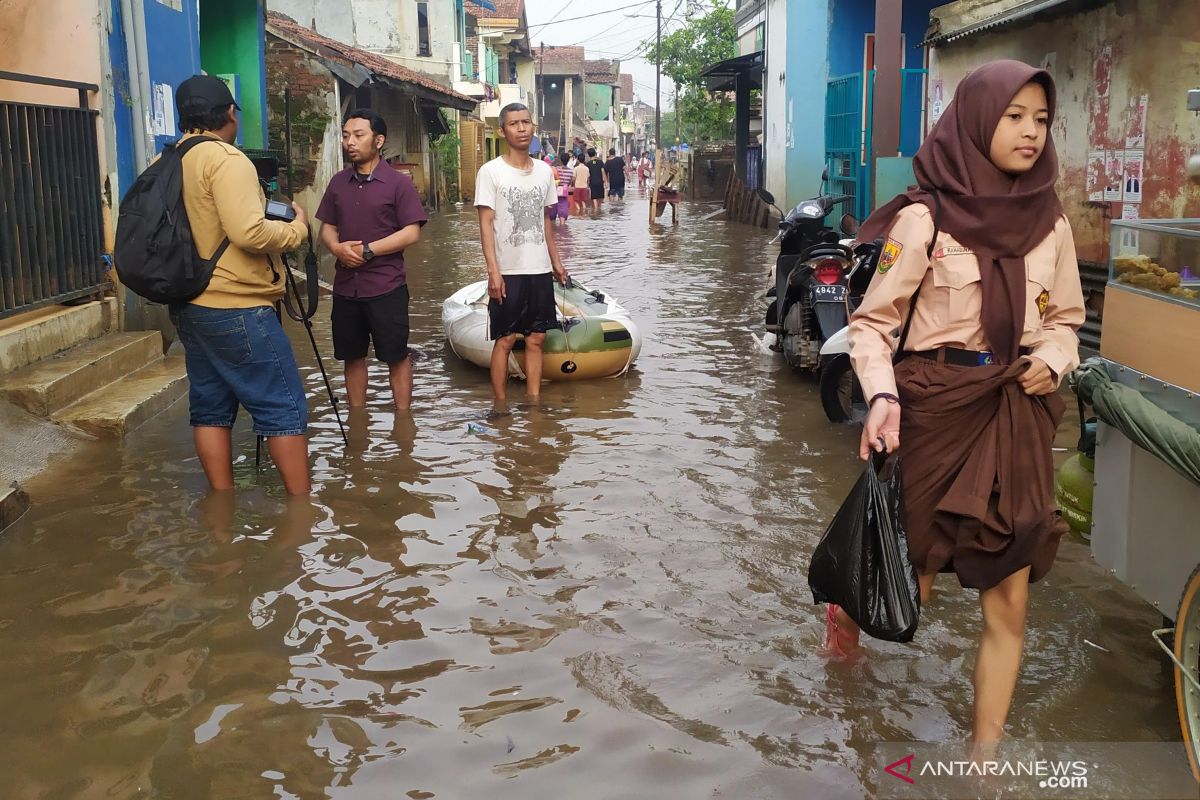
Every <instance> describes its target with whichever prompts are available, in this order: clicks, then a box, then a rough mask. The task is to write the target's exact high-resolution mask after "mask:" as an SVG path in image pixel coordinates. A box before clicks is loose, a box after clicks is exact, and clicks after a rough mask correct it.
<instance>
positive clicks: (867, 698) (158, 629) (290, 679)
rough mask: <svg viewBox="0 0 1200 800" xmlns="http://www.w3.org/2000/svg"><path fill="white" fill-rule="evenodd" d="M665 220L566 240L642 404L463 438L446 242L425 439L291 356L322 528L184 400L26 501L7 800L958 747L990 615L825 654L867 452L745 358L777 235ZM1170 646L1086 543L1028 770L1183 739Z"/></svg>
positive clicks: (839, 792) (679, 780) (758, 789)
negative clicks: (903, 639)
mask: <svg viewBox="0 0 1200 800" xmlns="http://www.w3.org/2000/svg"><path fill="white" fill-rule="evenodd" d="M644 203H645V201H644V200H639V199H638V198H636V197H633V198H631V199H630V200H629V201H628V202H627V203H626V205H625V206H624V207H623V208H621V207H618V208H615V209H611V210H607V211H606V212H605V213H604V215H603V216H602V217H600V218H598V219H572V220H571V222H570V224H569V227H568V229H567V231H565V232H564V233H563V234H562V247H563V253H564V256H565V259H566V262H567V264H568V267H569V268H570V269H571V270H572V272H573V273H574V274H575V275H576V277H577V278H579V279H580V280H582V281H584V282H585V283H588V284H591V285H593V286H594V287H598V288H601V289H604V290H607V291H609V292H611V293H613V294H614V295H615V296H616V297H618V298H619V299H620V300H621V301H622V302H623V303H624V304H625V305H626V306H627V307H628V308H629V309H630V310H631V311H632V313H633V314H634V316H635V317H636V319H637V320H638V322H639V324H640V325H641V326H642V330H643V332H644V334H645V345H644V347H643V349H642V354H641V358H640V360H639V362H638V364H637V366H636V368H635V370H634V371H633V372H632V374H630V375H629V376H627V377H625V378H621V379H613V380H605V381H597V382H592V383H578V384H549V385H547V386H546V388H545V390H544V401H543V405H542V407H541V408H536V409H535V408H524V407H520V406H518V408H517V410H516V413H515V414H514V416H513V417H512V418H511V419H509V420H505V421H501V422H499V423H495V424H493V425H492V427H494V431H493V432H491V433H489V434H486V435H483V436H479V435H473V434H469V433H468V432H467V423H468V422H469V421H471V420H473V419H478V418H479V417H480V415H481V414H482V413H483V412H484V411H486V409H487V408H488V401H489V398H490V390H489V388H488V383H487V376H486V373H485V372H484V371H482V370H480V369H477V368H475V367H473V366H470V365H468V364H465V363H463V362H460V361H459V360H458V359H456V358H455V357H454V356H453V355H452V354H450V353H449V352H448V351H447V350H446V348H445V347H444V343H443V338H442V332H441V325H440V313H441V302H442V300H443V298H445V297H446V296H448V295H449V294H450V293H451V292H453V291H454V290H455V289H457V288H458V287H460V286H461V285H463V284H465V283H467V282H469V281H472V280H476V279H478V278H479V277H481V275H482V262H481V258H480V255H479V251H478V245H477V228H476V223H475V219H474V215H473V214H471V213H468V212H465V211H464V212H462V213H454V212H453V211H451V212H450V213H446V214H442V215H440V216H437V217H435V219H434V220H433V221H432V222H430V224H429V225H428V226H427V227H426V229H425V231H424V234H423V238H422V241H421V243H420V244H419V245H418V246H416V247H414V248H413V249H412V251H411V252H410V254H409V259H410V262H411V285H412V294H413V298H414V299H413V304H412V324H413V344H414V345H415V346H417V347H419V348H420V349H421V350H422V351H423V352H424V353H425V354H426V356H427V357H426V358H425V359H424V360H423V361H422V362H421V363H420V364H419V365H418V367H417V376H416V403H415V412H414V414H413V415H412V417H411V418H400V419H397V418H396V417H395V416H394V415H393V414H392V413H391V411H390V410H389V407H388V402H387V398H386V396H385V395H384V394H382V390H383V389H384V388H385V387H386V378H385V374H384V373H382V372H379V371H375V372H373V378H372V391H373V392H374V394H373V397H372V401H371V405H370V408H369V409H368V410H367V411H366V412H365V413H364V414H361V415H356V416H355V417H354V419H353V420H351V433H350V438H351V443H350V447H349V448H348V449H347V450H343V448H342V446H341V442H340V439H339V437H338V435H337V432H336V426H335V425H334V424H333V421H332V415H331V409H330V407H329V404H328V401H327V400H326V399H325V398H324V392H323V389H322V388H321V386H320V382H319V375H318V373H317V372H316V368H315V362H314V360H313V358H312V355H311V352H310V350H309V348H308V345H307V341H306V340H305V338H304V337H303V333H302V331H301V330H300V329H299V328H298V327H297V326H292V334H293V341H294V342H295V345H296V351H297V353H298V354H299V357H300V360H301V365H302V371H303V372H304V374H305V378H306V380H307V382H308V386H309V389H310V396H311V408H312V417H313V420H314V422H313V427H312V449H313V464H314V478H315V482H316V485H317V487H318V494H317V496H316V498H315V500H314V502H313V503H312V504H311V505H309V504H305V503H299V504H297V503H292V504H289V503H287V502H285V499H284V496H283V493H282V491H281V486H280V484H279V481H278V479H277V477H276V476H275V475H274V474H273V472H271V471H270V470H267V471H264V472H263V473H256V472H255V469H254V463H253V462H254V439H253V436H252V434H251V432H250V430H249V425H248V421H247V420H246V419H245V418H244V417H243V418H242V419H241V420H240V422H239V426H238V428H237V431H236V438H235V445H236V450H237V456H238V458H239V459H240V461H239V463H238V465H237V479H238V483H239V487H240V489H239V491H238V492H237V496H236V499H232V498H224V499H222V498H214V497H205V492H204V489H205V484H204V479H203V475H202V473H201V471H200V468H199V464H198V463H197V461H196V458H195V456H194V453H193V452H192V449H191V443H190V433H189V429H188V427H187V409H186V403H185V402H181V403H179V404H177V405H176V406H175V407H173V408H172V409H170V410H169V411H168V412H166V413H164V414H162V415H161V416H159V417H158V418H156V419H154V420H152V421H151V422H150V423H149V424H147V425H145V426H144V427H143V428H142V429H140V430H139V431H137V432H135V433H134V434H133V435H131V436H130V437H128V438H127V439H126V440H125V441H123V442H119V443H96V444H94V445H89V446H88V447H87V448H85V449H84V450H83V451H82V452H81V453H79V454H77V455H75V456H73V457H72V458H70V459H68V460H63V461H59V462H58V463H55V464H53V465H52V466H51V467H49V468H48V469H47V470H46V471H45V472H43V473H42V474H41V475H40V476H38V477H37V478H35V479H33V480H31V481H29V482H28V489H29V491H30V493H31V494H32V495H33V497H34V501H35V503H36V507H35V509H34V511H33V512H31V514H30V515H28V518H27V520H26V521H25V522H24V523H23V524H22V525H21V526H19V527H18V528H17V529H15V530H12V531H10V532H9V533H8V534H7V535H6V536H5V537H4V538H3V540H0V708H2V709H3V714H0V776H2V777H0V797H4V798H110V797H161V798H221V800H229V799H230V798H258V797H279V798H316V797H330V798H385V797H386V798H433V797H437V798H450V799H452V800H458V799H460V798H484V797H488V798H506V797H522V798H535V799H537V798H550V797H566V798H604V799H608V798H689V799H690V798H706V797H726V798H802V797H803V798H810V797H811V798H861V797H865V796H870V795H872V794H873V793H874V792H875V787H876V785H877V784H876V781H877V780H878V777H879V774H880V773H879V766H880V765H878V764H876V763H875V759H874V758H873V754H872V752H871V747H872V746H873V745H874V744H875V743H877V742H880V741H904V740H923V741H947V740H956V739H962V738H964V737H965V736H966V735H967V734H968V730H969V724H970V703H971V688H970V686H971V684H970V676H971V666H972V663H973V653H974V647H975V641H976V637H977V631H978V625H979V622H978V620H979V617H978V611H977V605H976V599H975V594H974V593H972V592H964V591H962V590H959V589H957V587H955V586H952V583H953V581H945V580H943V582H942V586H943V587H945V588H946V589H947V591H946V592H944V593H943V594H942V595H941V596H940V597H939V598H938V599H937V600H936V601H935V602H934V603H933V604H932V605H931V606H930V607H929V609H928V610H927V612H926V616H925V619H924V620H923V624H922V630H921V632H920V633H919V635H918V638H917V641H916V642H915V643H913V644H912V645H909V646H899V645H891V644H880V643H873V644H872V645H871V646H870V656H869V657H868V658H865V659H863V660H861V661H859V662H857V663H855V664H851V665H841V664H831V663H830V662H829V661H827V660H826V658H824V657H823V656H822V655H821V654H820V652H819V651H818V645H819V643H820V640H821V636H822V624H821V616H820V614H819V610H818V609H817V608H816V607H815V606H813V605H811V598H810V596H809V594H808V591H807V588H806V582H805V570H806V564H807V556H808V554H809V553H810V552H811V549H812V547H813V545H814V544H815V542H816V540H817V538H818V537H819V535H820V533H821V531H822V530H823V527H824V523H825V521H826V520H827V519H828V518H829V517H830V515H831V514H832V512H833V511H834V510H835V509H836V508H837V506H838V504H839V502H840V500H841V499H842V497H843V496H844V494H845V492H846V491H847V489H848V488H849V486H850V485H851V484H852V483H853V481H854V479H855V477H856V476H857V474H858V472H859V469H860V467H859V464H858V463H857V462H856V461H855V459H854V457H853V455H852V451H853V450H854V449H855V446H856V439H857V435H856V432H855V431H853V430H852V429H850V428H848V427H835V426H833V425H830V424H829V423H828V422H827V421H826V420H825V419H824V416H823V414H822V412H821V408H820V403H819V400H818V397H817V393H816V388H815V386H814V384H813V383H812V382H811V381H810V380H808V379H805V378H803V377H800V376H797V375H795V374H792V373H790V372H789V371H788V370H786V369H784V368H781V366H780V365H779V364H778V363H777V362H776V361H775V359H773V358H772V357H771V356H768V355H766V354H763V353H762V352H760V351H758V350H756V347H755V343H754V340H753V336H754V335H756V334H758V333H759V332H760V330H759V323H760V320H761V309H762V301H761V299H760V296H761V292H762V289H763V284H764V276H765V270H766V267H767V265H768V264H769V262H770V258H771V248H770V247H769V245H768V243H767V240H768V237H769V235H768V234H767V233H766V232H763V231H757V230H754V229H751V228H746V227H740V226H732V225H726V224H725V223H723V222H719V221H706V220H705V219H704V218H703V217H704V215H705V214H707V213H708V212H710V211H712V210H713V207H711V206H704V205H696V206H689V207H686V208H684V209H683V216H682V222H681V224H680V225H679V227H678V228H671V227H669V226H667V227H660V228H657V229H655V230H653V231H648V230H647V225H646V221H645V204H644ZM327 319H328V317H327V310H326V311H324V312H323V313H321V314H320V315H319V320H318V324H317V332H318V338H319V340H320V341H321V342H322V344H323V346H324V347H325V348H326V352H328V348H329V345H328V342H329V331H328V321H327ZM336 383H337V384H338V385H339V386H340V378H337V379H336ZM520 392H521V388H520V387H519V386H517V387H514V398H516V399H519V397H520ZM489 424H491V423H489ZM1073 436H1074V434H1073V432H1071V431H1064V433H1063V436H1062V437H1061V438H1062V439H1063V441H1064V442H1068V441H1070V440H1071V439H1072V438H1073ZM1158 623H1159V616H1158V615H1157V614H1156V613H1155V612H1154V611H1153V610H1152V609H1150V608H1149V607H1147V606H1146V605H1145V604H1143V603H1142V602H1141V601H1140V600H1138V599H1137V598H1136V597H1134V596H1133V595H1132V594H1131V593H1130V592H1129V591H1128V590H1126V589H1125V588H1123V587H1122V586H1120V585H1119V584H1118V583H1116V582H1115V581H1113V580H1111V579H1110V578H1108V577H1107V576H1106V575H1105V574H1104V573H1103V571H1102V570H1100V569H1099V568H1097V567H1096V566H1095V565H1094V564H1093V563H1092V562H1091V561H1090V556H1089V554H1088V551H1087V548H1086V547H1085V546H1083V545H1080V544H1078V543H1073V542H1066V543H1064V547H1063V548H1062V551H1061V554H1060V559H1059V563H1058V565H1057V566H1056V568H1055V570H1054V571H1053V572H1052V573H1051V575H1050V577H1049V578H1048V579H1047V580H1046V581H1045V582H1043V583H1042V584H1040V585H1039V586H1038V587H1037V588H1036V589H1035V591H1034V592H1033V600H1032V608H1031V612H1030V632H1029V637H1028V642H1027V646H1026V662H1025V667H1024V670H1023V672H1022V676H1021V680H1020V685H1019V687H1018V689H1017V696H1016V700H1015V703H1014V707H1013V711H1012V715H1011V723H1012V724H1011V730H1012V735H1013V736H1015V737H1018V738H1024V739H1051V740H1064V741H1165V740H1172V739H1173V740H1178V738H1179V729H1178V726H1177V723H1176V720H1175V716H1174V696H1173V688H1172V684H1171V679H1170V674H1169V672H1168V671H1167V670H1165V669H1164V668H1163V667H1162V663H1161V659H1160V658H1159V657H1158V655H1157V653H1156V650H1155V648H1154V646H1153V644H1152V642H1151V640H1150V638H1149V635H1148V632H1149V631H1150V630H1151V629H1152V628H1153V627H1156V626H1157V624H1158ZM1085 640H1086V641H1085ZM1087 642H1091V643H1094V644H1097V645H1100V646H1101V647H1103V648H1105V650H1100V649H1098V648H1096V647H1093V646H1090V645H1089V644H1088V643H1087ZM1106 651H1107V652H1106ZM1181 769H1186V767H1185V766H1183V765H1181ZM1136 780H1137V779H1136V776H1135V775H1132V774H1131V775H1130V776H1129V785H1131V786H1134V785H1136Z"/></svg>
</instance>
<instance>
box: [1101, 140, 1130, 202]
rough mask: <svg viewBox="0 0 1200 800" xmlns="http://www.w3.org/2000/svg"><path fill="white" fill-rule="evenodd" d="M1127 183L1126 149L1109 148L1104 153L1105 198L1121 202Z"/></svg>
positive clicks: (1109, 200)
mask: <svg viewBox="0 0 1200 800" xmlns="http://www.w3.org/2000/svg"><path fill="white" fill-rule="evenodd" d="M1124 183H1125V151H1124V150H1108V151H1106V152H1105V154H1104V199H1105V200H1106V201H1108V202H1116V203H1119V202H1120V201H1121V197H1122V189H1123V188H1124Z"/></svg>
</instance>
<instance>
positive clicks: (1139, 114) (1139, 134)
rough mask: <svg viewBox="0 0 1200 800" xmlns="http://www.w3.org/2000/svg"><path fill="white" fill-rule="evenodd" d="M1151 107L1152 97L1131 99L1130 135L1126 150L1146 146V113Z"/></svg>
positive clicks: (1126, 141)
mask: <svg viewBox="0 0 1200 800" xmlns="http://www.w3.org/2000/svg"><path fill="white" fill-rule="evenodd" d="M1149 107H1150V95H1147V94H1144V95H1142V96H1141V97H1137V98H1130V100H1129V133H1128V134H1127V135H1126V137H1125V149H1126V150H1128V149H1131V148H1142V147H1145V146H1146V112H1147V111H1148V110H1149Z"/></svg>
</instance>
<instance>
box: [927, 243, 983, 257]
mask: <svg viewBox="0 0 1200 800" xmlns="http://www.w3.org/2000/svg"><path fill="white" fill-rule="evenodd" d="M973 255H975V251H974V250H972V249H971V248H969V247H963V246H962V245H957V244H956V245H953V246H951V247H939V248H938V249H937V250H936V251H934V254H933V257H934V258H945V257H946V256H973Z"/></svg>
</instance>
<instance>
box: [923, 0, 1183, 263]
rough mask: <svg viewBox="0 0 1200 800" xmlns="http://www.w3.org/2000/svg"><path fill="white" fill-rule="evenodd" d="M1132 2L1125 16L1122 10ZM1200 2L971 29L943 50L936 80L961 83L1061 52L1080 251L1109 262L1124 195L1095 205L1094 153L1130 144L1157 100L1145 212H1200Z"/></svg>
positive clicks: (947, 85) (1065, 143)
mask: <svg viewBox="0 0 1200 800" xmlns="http://www.w3.org/2000/svg"><path fill="white" fill-rule="evenodd" d="M1118 8H1124V9H1125V10H1126V13H1125V14H1123V15H1122V14H1121V13H1118ZM1197 30H1200V3H1194V2H1187V3H1180V2H1178V1H1177V0H1136V1H1135V2H1131V3H1129V4H1127V5H1122V6H1118V5H1116V4H1109V5H1106V6H1104V7H1102V8H1099V9H1095V10H1092V11H1089V12H1087V13H1082V14H1077V15H1075V16H1070V17H1065V18H1057V19H1052V20H1046V21H1040V22H1037V23H1036V24H1033V25H1028V26H1022V27H1019V28H1017V27H1014V28H1011V29H1001V30H999V31H996V32H994V33H989V34H983V35H979V36H972V37H968V38H967V39H964V40H961V41H958V42H953V43H951V44H949V45H946V46H943V47H938V48H936V50H935V51H934V63H933V65H932V71H931V76H930V77H931V86H932V85H934V81H936V80H938V79H941V80H942V81H943V82H944V93H945V99H946V101H947V102H948V101H949V100H950V97H951V95H952V93H953V90H954V87H955V86H957V84H958V82H959V81H960V80H961V79H962V77H963V76H964V75H965V74H966V73H967V72H968V71H969V70H970V69H971V68H973V67H975V66H976V65H978V64H982V63H984V62H987V61H990V60H993V59H996V58H1001V57H1003V58H1019V59H1022V60H1024V61H1026V62H1028V63H1032V64H1041V63H1043V60H1045V59H1046V57H1047V55H1049V54H1053V59H1052V60H1053V63H1054V72H1055V76H1056V80H1057V83H1058V98H1059V106H1058V116H1057V119H1056V120H1055V124H1054V137H1055V142H1056V145H1057V147H1058V153H1059V159H1060V161H1061V177H1060V179H1059V187H1058V188H1059V195H1060V197H1062V200H1063V205H1064V206H1065V208H1066V211H1067V214H1068V216H1069V217H1070V219H1071V223H1072V225H1073V226H1074V230H1075V242H1076V246H1077V248H1078V250H1079V257H1080V258H1081V259H1083V260H1087V261H1104V260H1105V259H1106V258H1107V254H1108V240H1109V227H1110V226H1109V222H1108V218H1109V217H1110V216H1115V217H1120V216H1121V213H1122V203H1119V202H1117V203H1089V201H1088V153H1089V151H1092V150H1098V149H1123V148H1124V147H1125V146H1126V144H1127V141H1126V140H1127V138H1129V137H1130V135H1131V134H1132V133H1133V129H1134V128H1135V127H1136V123H1137V120H1138V119H1139V118H1140V116H1141V115H1140V113H1138V110H1137V109H1138V104H1139V100H1140V98H1141V97H1142V96H1143V95H1144V96H1145V97H1146V98H1147V101H1148V106H1147V115H1146V123H1147V124H1146V131H1145V169H1144V176H1143V181H1142V189H1143V202H1142V203H1141V205H1140V208H1139V209H1138V213H1139V214H1140V216H1141V217H1142V218H1147V219H1151V218H1169V217H1200V188H1197V187H1196V186H1194V185H1192V184H1190V183H1189V182H1188V181H1187V180H1186V178H1185V175H1184V165H1185V163H1186V161H1187V158H1188V157H1189V156H1190V155H1191V154H1192V153H1195V152H1197V151H1200V120H1197V118H1196V116H1195V115H1194V114H1192V113H1191V112H1189V111H1187V110H1186V99H1187V98H1186V94H1187V90H1188V89H1191V88H1194V87H1195V86H1196V85H1197V84H1200V37H1197V35H1196V31H1197Z"/></svg>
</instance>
